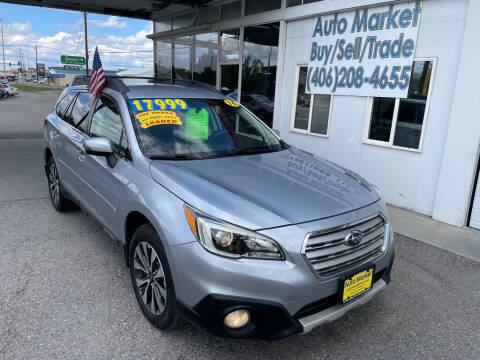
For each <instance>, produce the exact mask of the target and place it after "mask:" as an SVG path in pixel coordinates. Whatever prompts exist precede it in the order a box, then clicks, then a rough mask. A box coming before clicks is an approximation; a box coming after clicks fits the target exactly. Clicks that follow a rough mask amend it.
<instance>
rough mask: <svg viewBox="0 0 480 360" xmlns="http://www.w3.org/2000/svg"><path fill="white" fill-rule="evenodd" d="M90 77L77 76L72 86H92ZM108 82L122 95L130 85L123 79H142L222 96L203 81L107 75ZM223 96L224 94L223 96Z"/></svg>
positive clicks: (109, 85) (213, 87)
mask: <svg viewBox="0 0 480 360" xmlns="http://www.w3.org/2000/svg"><path fill="white" fill-rule="evenodd" d="M90 78H91V76H90V75H88V76H87V75H76V76H75V77H74V78H73V82H72V86H76V85H89V84H90ZM105 79H106V82H107V85H108V87H111V88H115V90H118V91H120V92H122V93H126V92H128V85H126V84H125V83H124V82H123V81H120V80H122V79H132V80H135V79H140V80H148V82H151V83H158V84H171V85H175V84H178V83H183V84H189V85H194V86H198V87H202V88H204V89H208V90H211V91H214V92H217V93H220V94H222V92H221V91H220V90H218V89H217V88H216V87H215V86H213V85H210V84H208V83H206V82H203V81H195V80H184V79H171V78H156V77H147V76H114V75H106V76H105ZM222 95H223V94H222Z"/></svg>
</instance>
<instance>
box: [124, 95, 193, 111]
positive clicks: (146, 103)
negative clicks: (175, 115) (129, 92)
mask: <svg viewBox="0 0 480 360" xmlns="http://www.w3.org/2000/svg"><path fill="white" fill-rule="evenodd" d="M129 103H130V107H131V108H132V110H133V111H134V112H136V113H138V112H144V111H152V110H188V105H187V103H186V102H185V100H183V99H177V98H154V99H153V98H151V99H133V100H130V101H129Z"/></svg>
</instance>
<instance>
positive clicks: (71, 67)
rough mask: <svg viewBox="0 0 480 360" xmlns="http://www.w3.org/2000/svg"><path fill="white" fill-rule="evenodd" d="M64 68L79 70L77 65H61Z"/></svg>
mask: <svg viewBox="0 0 480 360" xmlns="http://www.w3.org/2000/svg"><path fill="white" fill-rule="evenodd" d="M63 68H64V69H65V70H80V66H79V65H63Z"/></svg>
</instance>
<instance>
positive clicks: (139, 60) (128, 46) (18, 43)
mask: <svg viewBox="0 0 480 360" xmlns="http://www.w3.org/2000/svg"><path fill="white" fill-rule="evenodd" d="M111 18H112V17H110V18H109V19H111ZM113 18H114V19H113V20H115V21H112V22H108V23H107V24H111V23H118V24H121V23H125V22H124V21H121V20H120V19H119V18H117V17H113ZM121 26H123V25H121ZM125 26H126V23H125ZM4 27H5V33H7V30H8V32H9V33H8V36H6V37H5V43H6V44H8V46H6V47H5V57H6V61H7V62H12V64H15V66H16V64H17V61H18V60H19V58H20V51H21V52H22V56H23V59H24V61H26V65H27V62H28V63H29V65H30V67H33V66H34V62H35V50H34V45H38V61H39V62H41V63H45V64H46V66H47V67H48V66H61V65H62V64H61V63H60V55H74V56H84V55H85V48H84V37H83V36H84V35H83V32H82V31H81V30H79V31H74V29H73V27H72V29H71V30H72V31H70V30H69V29H68V27H64V28H63V29H62V31H59V32H57V33H56V34H53V35H51V36H41V35H39V34H37V33H35V32H32V31H31V25H30V23H28V22H27V23H23V24H21V23H14V24H5V25H4ZM114 31H115V30H113V29H112V32H114ZM152 31H153V29H152V23H151V22H148V23H147V24H146V26H145V27H144V28H143V29H142V30H140V31H138V32H136V33H133V34H132V35H129V36H118V35H113V34H95V33H89V36H88V45H89V55H90V61H89V66H91V64H92V59H93V52H94V50H95V46H98V49H99V52H100V58H101V60H102V63H103V68H104V69H106V70H117V69H118V68H142V66H143V67H144V68H145V69H147V68H151V67H153V42H152V40H150V39H147V38H146V35H147V34H151V33H152Z"/></svg>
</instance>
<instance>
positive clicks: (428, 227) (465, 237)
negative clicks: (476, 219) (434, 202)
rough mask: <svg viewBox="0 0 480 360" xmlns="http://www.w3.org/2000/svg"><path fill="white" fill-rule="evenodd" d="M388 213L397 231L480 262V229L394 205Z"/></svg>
mask: <svg viewBox="0 0 480 360" xmlns="http://www.w3.org/2000/svg"><path fill="white" fill-rule="evenodd" d="M388 213H389V215H390V219H391V222H392V227H393V231H395V232H396V233H398V234H401V235H404V236H407V237H409V238H412V239H415V240H418V241H421V242H424V243H426V244H430V245H433V246H436V247H438V248H441V249H444V250H447V251H451V252H453V253H455V254H457V255H460V256H464V257H466V258H469V259H472V260H476V261H479V262H480V231H479V230H474V229H471V228H460V227H456V226H452V225H448V224H446V223H443V222H440V221H436V220H433V219H432V218H431V217H428V216H425V215H421V214H417V213H415V212H413V211H409V210H405V209H402V208H398V207H396V206H392V205H388Z"/></svg>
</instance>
